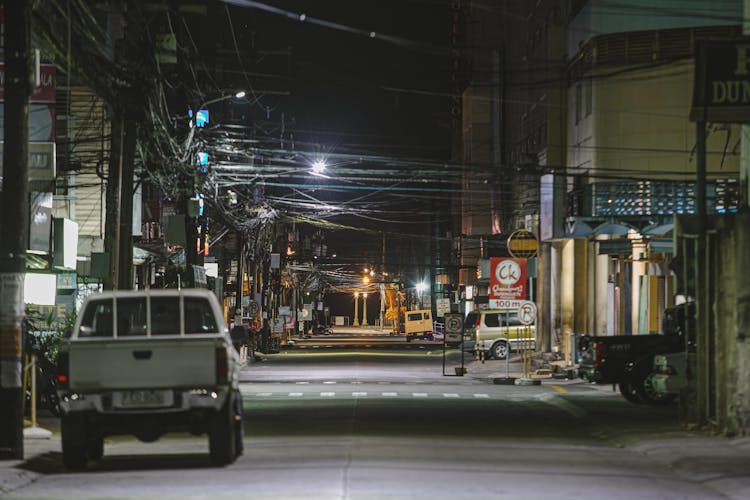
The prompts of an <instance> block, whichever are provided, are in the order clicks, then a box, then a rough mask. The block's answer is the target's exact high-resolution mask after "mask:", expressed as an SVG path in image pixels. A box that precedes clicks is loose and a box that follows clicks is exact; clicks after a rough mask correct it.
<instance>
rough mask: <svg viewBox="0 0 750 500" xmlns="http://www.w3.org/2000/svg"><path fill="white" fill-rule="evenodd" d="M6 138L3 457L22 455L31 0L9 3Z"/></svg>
mask: <svg viewBox="0 0 750 500" xmlns="http://www.w3.org/2000/svg"><path fill="white" fill-rule="evenodd" d="M4 42H5V128H4V130H5V132H4V134H5V135H4V137H3V140H4V141H5V144H4V149H3V172H2V173H3V183H2V202H1V204H0V217H2V219H0V231H1V232H2V235H3V237H2V238H0V460H11V459H22V458H23V410H22V409H23V388H22V384H21V371H22V359H21V355H22V329H21V328H22V324H23V317H24V303H23V281H24V274H25V272H26V247H27V243H28V242H27V240H28V235H29V174H28V155H29V151H28V142H29V97H30V96H31V91H32V87H31V71H30V70H31V66H30V61H31V57H30V50H31V1H30V0H15V1H13V2H5V36H4Z"/></svg>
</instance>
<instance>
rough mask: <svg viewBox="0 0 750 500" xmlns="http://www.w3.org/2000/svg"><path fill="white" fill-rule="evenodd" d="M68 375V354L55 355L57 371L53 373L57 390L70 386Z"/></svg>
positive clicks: (62, 352)
mask: <svg viewBox="0 0 750 500" xmlns="http://www.w3.org/2000/svg"><path fill="white" fill-rule="evenodd" d="M69 373H70V370H69V363H68V353H67V352H64V351H61V352H59V353H58V355H57V370H56V371H55V379H56V380H57V387H58V388H60V389H67V388H68V386H69V385H70V377H69Z"/></svg>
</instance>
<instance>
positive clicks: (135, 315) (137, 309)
mask: <svg viewBox="0 0 750 500" xmlns="http://www.w3.org/2000/svg"><path fill="white" fill-rule="evenodd" d="M131 335H146V298H145V297H140V298H126V299H117V336H118V337H127V336H131Z"/></svg>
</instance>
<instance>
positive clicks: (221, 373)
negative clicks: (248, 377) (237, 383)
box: [216, 347, 229, 385]
mask: <svg viewBox="0 0 750 500" xmlns="http://www.w3.org/2000/svg"><path fill="white" fill-rule="evenodd" d="M228 381H229V359H228V357H227V350H226V349H225V348H224V347H217V348H216V383H217V384H219V385H221V384H226V383H227V382H228Z"/></svg>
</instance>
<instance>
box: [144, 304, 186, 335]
mask: <svg viewBox="0 0 750 500" xmlns="http://www.w3.org/2000/svg"><path fill="white" fill-rule="evenodd" d="M179 334H180V299H179V298H177V297H151V335H179Z"/></svg>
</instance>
